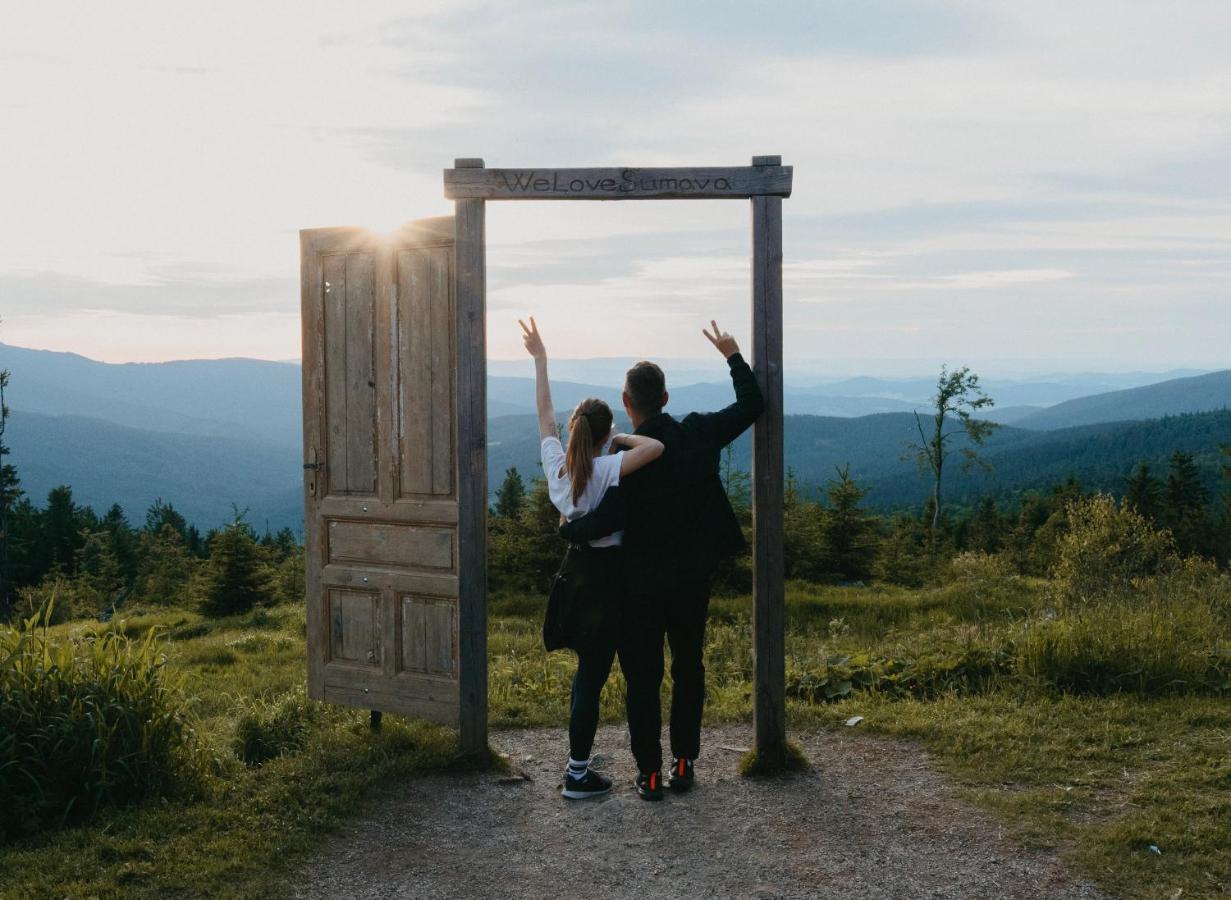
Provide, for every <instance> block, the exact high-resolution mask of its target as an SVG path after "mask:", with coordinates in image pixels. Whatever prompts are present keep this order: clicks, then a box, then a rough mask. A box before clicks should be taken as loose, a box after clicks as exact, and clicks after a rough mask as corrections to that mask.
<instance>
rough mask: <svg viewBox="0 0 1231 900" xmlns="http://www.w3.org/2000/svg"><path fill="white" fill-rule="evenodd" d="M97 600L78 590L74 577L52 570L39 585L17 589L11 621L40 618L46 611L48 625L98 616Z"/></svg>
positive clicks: (91, 594)
mask: <svg viewBox="0 0 1231 900" xmlns="http://www.w3.org/2000/svg"><path fill="white" fill-rule="evenodd" d="M97 600H98V598H97V597H95V596H94V594H93V593H92V592H89V591H85V590H82V589H80V586H79V585H77V584H75V583H74V582H73V579H71V578H69V577H68V576H66V575H62V574H60V573H58V572H53V573H52V574H51V575H48V576H47V577H46V578H45V579H43V581H42V582H41V583H39V584H34V585H30V586H28V587H23V588H19V589H18V591H17V601H16V602H15V603H14V605H13V620H14V621H23V622H24V621H25V620H26V619H29V618H31V617H33V616H38V617H40V621H42V616H43V614H44V612H45V613H46V614H47V615H48V616H50V619H49V620H48V621H47V624H49V625H59V624H61V623H63V622H70V621H72V620H73V619H82V618H86V617H92V616H95V615H97V614H98V611H99V608H100V606H99V603H98V602H97Z"/></svg>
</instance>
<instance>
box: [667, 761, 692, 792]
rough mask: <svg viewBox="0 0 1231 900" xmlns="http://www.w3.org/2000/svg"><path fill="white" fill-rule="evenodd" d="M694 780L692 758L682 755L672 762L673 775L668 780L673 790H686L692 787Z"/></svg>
mask: <svg viewBox="0 0 1231 900" xmlns="http://www.w3.org/2000/svg"><path fill="white" fill-rule="evenodd" d="M694 780H695V778H694V776H693V771H692V760H691V759H686V758H685V757H683V756H681V757H680V758H679V759H677V760H676V761H675V762H673V763H672V764H671V777H670V778H669V779H668V780H667V784H668V785H669V786H670V788H671V790H673V791H686V790H688V789H689V788H690V787H692V783H693V781H694Z"/></svg>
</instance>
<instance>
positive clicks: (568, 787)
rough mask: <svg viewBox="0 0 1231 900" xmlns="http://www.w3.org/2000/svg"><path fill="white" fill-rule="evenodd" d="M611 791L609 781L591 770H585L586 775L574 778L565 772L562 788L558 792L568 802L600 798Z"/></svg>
mask: <svg viewBox="0 0 1231 900" xmlns="http://www.w3.org/2000/svg"><path fill="white" fill-rule="evenodd" d="M609 790H611V780H610V779H608V778H604V777H603V776H602V775H600V774H598V773H597V772H595V771H594V770H593V769H586V774H584V775H582V776H581V777H580V778H574V777H573V776H572V775H569V774H568V773H567V772H566V773H565V775H564V788H563V790H561V791H560V793H561V794H563V795H564V796H565V797H568V799H570V800H586V799H588V798H590V797H601V796H602V795H603V794H605V793H607V792H608V791H609Z"/></svg>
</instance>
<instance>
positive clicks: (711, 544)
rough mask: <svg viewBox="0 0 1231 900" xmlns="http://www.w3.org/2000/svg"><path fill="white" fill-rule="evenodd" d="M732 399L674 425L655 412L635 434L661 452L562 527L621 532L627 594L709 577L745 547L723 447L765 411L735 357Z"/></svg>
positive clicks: (580, 537) (577, 532) (568, 532)
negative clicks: (726, 483) (722, 467)
mask: <svg viewBox="0 0 1231 900" xmlns="http://www.w3.org/2000/svg"><path fill="white" fill-rule="evenodd" d="M727 363H728V365H729V366H730V367H731V381H732V383H733V384H734V386H735V402H734V403H733V404H731V405H730V406H728V407H727V408H726V409H723V410H720V411H719V412H713V413H690V414H689V415H687V416H685V417H684V420H683V421H682V422H677V421H676V420H675V419H673V418H672V417H671V416H669V415H667V414H666V413H661V412H660V413H658V414H657V415H655V416H651V417H650V418H649V419H646V420H645V421H644V422H642V423H641V426H640V427H639V428H638V429H637V432H636V433H637V434H640V435H645V436H646V437H652V438H656V439H658V440H660V441H662V442H663V444H664V445H665V447H664V450H663V454H662V456H660V457H659V458H658V459H656V460H655V461H654V462H652V463H650V464H649V465H647V466H646V467H645V468H644V469H641V470H640V471H638V472H636V473H635V474H633V475H631V476H629V477H628V478H627V479H624V480H623V481H622V482H621V485H620V487H618V488H612V489H610V490H608V491H607V494H606V496H604V498H603V501H602V503H600V504H599V505H598V507H597V508H595V509H594V510H593V511H591V512H590V514H589V515H586V516H583V517H582V518H580V519H577V520H575V521H573V522H569V523H566V524H565V525H563V526H561V528H560V534H561V536H562V537H564V538H565V539H566V540H569V541H573V542H582V541H590V540H595V539H597V538H600V537H602V536H603V535H607V534H610V533H611V532H613V531H619V530H621V529H623V530H624V552H625V564H624V571H625V583H626V587H627V589H628V591H629V593H630V594H633V595H644V594H651V593H658V592H660V591H663V590H669V589H670V588H672V587H674V586H675V585H677V584H682V583H684V582H687V581H696V580H698V579H702V578H708V577H709V576H710V575H711V574H712V573H713V571H714V568H715V567H716V566H717V564H718V562H719V560H721V559H722V558H723V557H727V556H734V555H735V554H737V553H739V552H740V551H741V550H742V549H743V548H744V534H743V532H742V531H741V530H740V527H739V522H738V521H737V520H736V518H735V511H734V510H732V509H731V503H730V501H729V500H728V499H727V494H726V491H725V490H724V489H723V485H722V478H721V476H720V474H719V464H720V461H721V454H722V450H723V448H724V447H726V446H727V444H729V443H731V442H732V441H733V440H735V439H736V438H737V437H739V436H740V434H742V433H743V432H744V431H745V430H746V429H747V428H748V426H749V425H751V424H752V423H753V421H754V420H755V419H756V418H757V416H759V415H760V414H761V411H762V410H763V409H764V408H765V399H764V397H762V395H761V388H760V387H759V386H758V385H757V381H756V376H754V375H753V374H752V369H750V368H749V367H748V363H746V362H744V358H743V357H742V356H741V355H740V354H738V353H736V354H734V355H732V356H731V357H730V359H728V360H727Z"/></svg>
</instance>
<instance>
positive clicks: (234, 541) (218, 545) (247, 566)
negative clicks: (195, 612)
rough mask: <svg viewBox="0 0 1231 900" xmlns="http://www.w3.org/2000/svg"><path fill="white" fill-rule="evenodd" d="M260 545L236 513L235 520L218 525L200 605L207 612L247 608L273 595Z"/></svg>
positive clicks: (265, 600)
mask: <svg viewBox="0 0 1231 900" xmlns="http://www.w3.org/2000/svg"><path fill="white" fill-rule="evenodd" d="M264 562H265V561H264V559H263V558H262V555H261V550H260V547H259V546H258V545H257V542H256V539H255V538H254V537H253V535H252V529H251V528H249V527H248V525H246V524H245V523H244V521H243V514H242V513H238V512H237V513H236V516H235V520H234V521H233V522H232V523H231V524H229V525H227V526H226V527H224V528H221V529H219V530H218V531H216V532H215V533H214V535H213V537H212V538H211V539H210V542H209V563H208V564H207V566H206V570H205V579H204V584H203V586H202V598H201V609H202V612H204V613H205V614H206V615H208V616H226V615H231V614H233V613H241V612H247V611H248V610H250V609H252V607H253V606H255V605H256V604H258V603H265V602H267V601H269V599H270V594H271V591H270V585H269V580H268V578H267V577H266V573H265V565H264Z"/></svg>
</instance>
